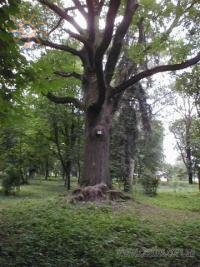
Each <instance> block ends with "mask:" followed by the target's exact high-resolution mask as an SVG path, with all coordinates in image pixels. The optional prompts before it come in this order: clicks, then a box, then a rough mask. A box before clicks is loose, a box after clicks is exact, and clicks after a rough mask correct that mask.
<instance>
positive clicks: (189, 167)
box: [186, 147, 193, 184]
mask: <svg viewBox="0 0 200 267" xmlns="http://www.w3.org/2000/svg"><path fill="white" fill-rule="evenodd" d="M186 153H187V173H188V180H189V184H193V170H192V157H191V148H190V147H189V148H187V149H186Z"/></svg>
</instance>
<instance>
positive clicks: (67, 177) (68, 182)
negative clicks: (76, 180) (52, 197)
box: [64, 161, 72, 190]
mask: <svg viewBox="0 0 200 267" xmlns="http://www.w3.org/2000/svg"><path fill="white" fill-rule="evenodd" d="M71 165H72V164H71V161H67V163H66V166H65V167H64V172H65V175H64V179H65V186H66V187H67V190H70V189H71V179H70V174H71Z"/></svg>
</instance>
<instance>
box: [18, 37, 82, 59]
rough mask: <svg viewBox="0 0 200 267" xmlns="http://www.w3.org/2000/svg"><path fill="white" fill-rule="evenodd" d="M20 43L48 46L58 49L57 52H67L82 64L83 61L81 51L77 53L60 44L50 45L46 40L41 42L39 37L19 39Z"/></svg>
mask: <svg viewBox="0 0 200 267" xmlns="http://www.w3.org/2000/svg"><path fill="white" fill-rule="evenodd" d="M20 41H21V42H24V43H25V42H34V43H36V44H40V45H44V46H48V47H51V48H54V49H58V50H62V51H66V52H69V53H71V54H73V55H75V56H78V57H79V58H80V59H81V60H82V61H83V62H84V60H85V58H84V56H83V54H82V53H81V51H78V50H76V49H74V48H72V47H69V46H67V45H62V44H56V43H52V42H50V41H48V40H43V39H41V38H39V37H31V38H21V39H20Z"/></svg>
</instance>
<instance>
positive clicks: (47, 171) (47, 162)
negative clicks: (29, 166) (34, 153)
mask: <svg viewBox="0 0 200 267" xmlns="http://www.w3.org/2000/svg"><path fill="white" fill-rule="evenodd" d="M48 178H49V160H48V158H47V159H46V162H45V180H46V181H47V180H48Z"/></svg>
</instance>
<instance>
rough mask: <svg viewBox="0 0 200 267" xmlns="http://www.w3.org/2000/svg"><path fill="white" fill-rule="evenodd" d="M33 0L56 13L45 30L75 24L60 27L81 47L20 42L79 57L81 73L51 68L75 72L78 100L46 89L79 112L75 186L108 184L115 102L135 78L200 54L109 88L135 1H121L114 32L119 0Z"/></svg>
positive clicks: (180, 66)
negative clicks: (81, 149) (82, 121)
mask: <svg viewBox="0 0 200 267" xmlns="http://www.w3.org/2000/svg"><path fill="white" fill-rule="evenodd" d="M38 1H39V2H40V3H41V4H43V5H45V6H46V7H48V8H49V9H50V10H52V11H53V12H54V13H55V14H56V15H57V16H58V17H59V21H58V24H57V25H56V26H55V27H53V29H52V30H51V31H50V33H52V32H54V31H55V30H56V29H58V28H59V27H63V25H64V23H61V22H62V21H67V22H68V23H70V24H71V25H72V26H73V27H74V28H75V29H76V32H75V31H74V32H72V31H70V30H68V29H67V30H66V29H65V32H67V33H68V34H69V36H70V37H71V38H73V39H76V40H77V41H78V42H80V43H81V44H82V48H81V50H77V49H75V48H72V47H70V46H68V45H64V44H57V43H53V42H52V41H50V40H44V39H41V38H39V37H34V38H31V39H30V38H23V39H22V41H25V42H26V41H30V40H31V41H33V42H35V43H37V44H40V45H44V46H47V47H51V48H54V49H58V50H62V51H65V52H68V53H71V54H73V55H74V56H77V57H79V58H80V60H81V61H82V65H83V69H84V74H83V75H79V74H77V73H74V72H72V73H63V72H62V71H60V72H56V75H60V76H62V77H65V78H69V77H75V78H77V79H81V81H82V90H83V95H84V99H83V101H80V100H78V99H75V98H73V97H57V96H55V95H53V94H51V93H49V94H48V95H47V97H48V98H49V99H50V100H52V101H54V102H55V103H60V104H67V103H71V104H73V105H74V106H75V107H77V108H80V109H82V110H83V111H84V112H85V116H86V127H85V128H86V130H85V133H86V143H85V153H84V167H83V175H82V177H81V179H80V183H81V185H95V184H98V183H106V184H107V185H108V186H109V187H110V186H111V180H110V174H109V135H110V134H109V132H110V127H111V121H112V117H113V112H114V110H116V106H117V105H118V102H119V101H120V99H121V96H122V95H123V93H124V91H125V90H126V89H127V88H128V87H130V86H132V85H134V84H135V83H137V82H138V81H140V80H141V79H143V78H146V77H149V76H151V75H153V74H155V73H158V72H164V71H175V70H179V69H183V68H186V67H189V66H191V65H193V64H196V63H197V62H198V61H199V60H200V53H199V54H198V55H197V56H196V57H194V58H192V59H190V60H187V61H185V62H182V63H178V64H169V65H162V66H156V67H154V68H152V69H147V70H145V71H141V72H138V73H137V74H134V75H133V76H130V77H128V78H127V80H126V81H123V82H122V83H120V84H118V85H117V86H115V87H113V86H112V85H113V80H114V78H113V77H114V73H115V69H116V66H117V63H118V60H119V58H120V54H121V50H122V47H123V40H124V37H125V35H126V33H127V31H128V29H129V26H130V24H131V22H132V18H133V16H134V15H135V13H136V11H137V8H138V2H137V0H127V1H125V9H124V10H125V11H124V16H123V19H122V21H121V22H120V23H119V24H118V25H117V26H116V30H115V31H114V28H115V18H116V16H117V14H118V11H119V8H120V4H124V1H121V0H110V1H108V2H106V1H104V0H99V1H97V0H86V1H84V5H82V1H79V0H72V1H71V2H72V3H73V4H74V5H73V6H71V7H69V8H67V9H65V8H63V7H60V6H58V5H56V4H54V3H52V1H49V0H38ZM122 2H123V3H122ZM104 4H105V5H106V7H105V9H107V15H106V19H105V29H104V31H102V30H101V29H100V27H99V23H98V22H99V19H100V14H101V11H102V7H103V5H104ZM72 9H73V10H78V11H79V12H80V13H81V14H82V16H83V17H84V18H85V20H86V23H87V29H86V30H85V29H83V28H82V27H81V25H80V24H78V22H77V21H76V20H75V19H74V17H73V16H72V15H70V13H69V12H70V10H72ZM172 26H173V24H172V25H171V27H172ZM168 31H169V29H168ZM50 33H49V35H50ZM49 35H48V36H49ZM108 48H109V49H108ZM105 56H106V57H105ZM104 59H105V60H106V61H104Z"/></svg>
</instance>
